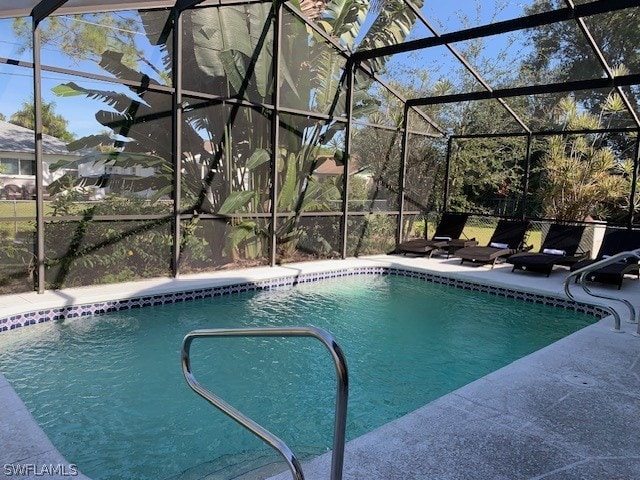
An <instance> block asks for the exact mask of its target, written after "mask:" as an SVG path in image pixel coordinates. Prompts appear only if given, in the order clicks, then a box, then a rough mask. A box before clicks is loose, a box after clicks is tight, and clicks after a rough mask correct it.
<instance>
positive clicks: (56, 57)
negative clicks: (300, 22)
mask: <svg viewBox="0 0 640 480" xmlns="http://www.w3.org/2000/svg"><path fill="white" fill-rule="evenodd" d="M425 3H426V4H425V5H424V6H423V8H422V11H423V13H424V14H425V16H426V17H427V18H428V19H429V21H430V22H432V24H433V26H434V27H435V28H436V29H438V31H439V33H446V32H451V31H455V30H460V29H463V28H469V27H474V26H477V25H482V24H486V23H491V22H495V21H501V20H506V19H510V18H515V17H517V16H518V15H520V14H521V12H522V9H523V5H522V4H521V3H516V2H509V1H503V0H495V3H494V2H489V1H486V0H484V1H481V0H456V1H450V2H442V1H439V0H438V1H430V0H425ZM478 5H482V6H481V8H479V7H478ZM462 12H464V13H462ZM370 23H371V20H368V22H367V23H365V25H364V28H363V31H366V29H367V28H368V26H369V25H370ZM430 36H432V34H431V33H430V32H429V31H428V30H427V29H426V28H425V27H424V26H418V27H414V29H413V30H412V32H411V34H410V36H409V39H414V38H423V37H430ZM0 39H1V40H0V57H4V58H11V59H18V60H23V61H27V62H32V60H33V59H32V54H31V51H26V52H24V53H19V47H20V45H19V43H18V40H17V39H16V38H15V36H14V34H13V30H12V20H11V19H4V20H0ZM141 41H144V42H146V38H145V39H141ZM146 45H147V46H146V47H145V48H146V49H147V51H149V49H150V48H151V47H149V46H148V42H147V43H146ZM509 45H510V46H509ZM456 48H457V49H459V50H461V49H464V48H465V45H456ZM522 48H523V47H522V45H521V44H520V43H518V41H517V39H514V38H513V37H510V36H500V37H492V39H491V41H488V42H486V43H485V51H484V52H483V54H482V55H481V58H482V57H483V56H486V57H487V58H489V57H491V58H493V57H494V56H495V54H496V52H499V51H501V50H507V53H508V55H507V56H506V57H505V60H504V61H503V62H504V64H502V65H500V64H496V63H495V62H493V63H491V64H486V65H484V66H482V65H479V66H478V67H479V69H480V71H481V73H482V69H483V68H487V69H491V68H509V67H510V65H511V64H513V56H517V55H518V52H521V51H522ZM508 49H510V50H508ZM41 56H42V63H43V64H50V65H56V66H60V67H64V68H69V69H75V68H78V67H79V66H78V65H77V64H74V63H73V62H72V61H71V60H70V58H69V57H68V56H65V55H62V54H61V53H59V52H57V51H55V49H53V48H52V47H50V46H46V45H45V46H44V47H43V49H42V54H41ZM149 56H151V57H152V58H154V57H155V58H157V57H158V52H154V51H149ZM416 63H418V64H421V65H424V66H425V67H426V68H427V69H428V71H429V77H430V78H429V80H430V81H432V82H435V81H437V80H438V79H440V78H453V73H454V69H457V68H459V67H458V63H457V61H456V60H455V59H454V58H453V56H452V55H451V54H450V53H449V52H448V51H447V50H446V48H445V47H438V48H434V49H430V50H428V51H423V52H414V53H407V54H402V55H397V56H396V57H394V58H393V59H392V60H391V62H390V64H389V65H390V69H391V70H396V69H401V68H402V67H403V66H404V65H414V64H416ZM82 68H83V69H85V70H88V71H93V72H96V73H100V74H104V72H103V71H102V70H101V69H100V68H99V67H97V66H96V65H95V64H93V63H88V62H84V63H83V64H82ZM29 73H30V72H29V70H28V69H24V68H19V67H15V66H11V65H6V64H2V65H0V113H2V114H4V115H5V117H6V118H7V119H8V118H9V117H10V116H11V114H13V113H14V112H16V111H17V110H20V109H21V108H22V103H23V102H25V101H30V100H31V92H32V88H33V79H32V77H31V75H29ZM72 80H75V81H76V82H77V81H78V79H77V78H75V79H73V78H70V77H66V76H65V75H62V74H57V73H51V72H43V76H42V96H43V100H44V101H45V102H51V101H54V102H55V103H56V108H55V111H56V112H57V113H59V114H62V115H63V116H64V117H65V118H66V119H67V120H68V121H69V130H70V131H72V132H73V133H74V134H75V135H76V136H77V137H81V136H84V135H89V134H95V133H98V132H99V131H102V130H104V127H102V126H101V125H100V124H99V123H98V122H97V121H96V120H95V118H94V114H95V112H96V111H97V110H99V109H108V107H107V106H106V105H105V104H104V103H103V102H101V101H99V100H90V99H87V98H85V97H83V96H80V97H65V98H59V97H56V96H55V94H54V93H53V92H52V91H51V89H52V88H53V87H55V86H56V85H60V84H62V83H66V82H68V81H72ZM82 86H83V87H85V88H95V89H109V90H116V91H121V92H128V89H126V88H123V87H118V86H116V85H113V84H106V83H103V82H99V81H91V80H88V81H84V80H83V81H82Z"/></svg>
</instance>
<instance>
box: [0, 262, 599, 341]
mask: <svg viewBox="0 0 640 480" xmlns="http://www.w3.org/2000/svg"><path fill="white" fill-rule="evenodd" d="M356 275H395V276H399V277H410V278H416V279H419V280H423V281H426V282H431V283H437V284H441V285H448V286H451V287H455V288H460V289H463V290H472V291H476V292H485V293H489V294H491V295H496V296H499V297H505V298H512V299H516V300H522V301H525V302H530V303H537V304H541V305H549V306H552V307H557V308H563V309H566V310H574V311H576V312H580V313H585V314H587V315H592V316H594V317H597V318H603V317H606V316H608V315H610V313H609V312H608V311H607V310H605V309H604V308H602V307H598V306H596V305H588V304H584V303H578V302H574V301H571V300H569V299H564V298H558V297H554V296H551V295H543V294H539V293H531V292H525V291H521V290H511V289H508V288H505V287H498V286H493V285H483V284H479V283H474V282H469V281H467V280H460V279H456V278H450V277H445V276H442V275H437V274H433V273H427V272H420V271H413V270H408V269H402V268H396V267H352V268H344V269H335V270H328V271H324V272H318V273H303V274H299V275H290V276H283V277H278V278H273V279H268V280H259V281H253V282H242V283H237V284H230V285H223V286H215V287H206V288H198V289H193V290H185V291H180V292H172V293H159V294H156V295H144V296H140V297H132V298H125V299H122V300H109V301H104V302H96V303H88V304H79V305H68V306H62V307H54V308H47V309H43V310H35V311H30V312H24V313H17V314H13V315H9V316H7V317H4V318H0V332H5V331H9V330H15V329H16V328H20V327H26V326H29V325H36V324H38V323H44V322H49V321H52V320H65V319H69V318H78V317H86V316H91V315H96V314H101V313H106V312H116V311H119V310H131V309H134V308H142V307H149V306H154V305H165V304H170V303H178V302H186V301H188V300H196V299H202V298H211V297H218V296H221V295H230V294H234V293H242V292H250V291H257V290H271V289H274V288H282V287H291V286H294V285H297V284H302V283H311V282H317V281H320V280H326V279H330V278H340V277H352V276H356Z"/></svg>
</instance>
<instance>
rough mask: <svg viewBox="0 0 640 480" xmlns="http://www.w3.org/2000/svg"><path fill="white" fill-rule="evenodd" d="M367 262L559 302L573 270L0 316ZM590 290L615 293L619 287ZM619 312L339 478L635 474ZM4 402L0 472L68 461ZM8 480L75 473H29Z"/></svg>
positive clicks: (438, 405) (67, 299) (431, 409)
mask: <svg viewBox="0 0 640 480" xmlns="http://www.w3.org/2000/svg"><path fill="white" fill-rule="evenodd" d="M363 266H365V267H367V266H372V267H376V266H382V267H399V268H406V269H410V270H416V271H424V272H430V273H434V274H438V275H441V276H447V277H452V278H457V279H460V280H466V281H470V282H476V283H481V284H491V285H494V286H500V287H507V288H510V289H516V290H524V291H530V292H537V293H542V294H546V295H551V296H558V297H561V296H563V290H562V283H563V280H564V278H565V276H566V274H567V270H565V269H562V268H558V269H557V270H555V271H554V272H553V273H552V274H551V276H550V277H549V278H546V277H544V276H543V275H539V274H529V273H523V272H517V273H512V272H511V268H510V266H509V265H504V264H503V265H497V266H496V267H495V268H494V269H493V270H491V269H490V268H489V267H487V266H470V265H469V264H465V265H460V264H459V261H458V260H455V259H448V260H447V259H444V258H432V259H425V258H415V257H414V258H412V257H401V256H384V255H381V256H372V257H364V258H359V259H348V260H340V261H326V262H310V263H304V264H291V265H285V266H281V267H274V268H268V267H263V268H255V269H247V270H237V271H221V272H215V273H210V274H201V275H193V276H192V275H189V276H184V277H180V278H178V279H168V278H163V279H154V280H146V281H142V282H132V283H127V284H119V285H107V286H98V287H84V288H77V289H68V290H64V291H52V292H46V293H45V294H43V295H37V294H35V293H27V294H21V295H10V296H1V297H0V318H4V317H7V316H8V315H12V314H15V313H18V312H24V311H31V310H38V309H43V308H52V307H59V306H66V305H72V304H82V303H93V302H101V301H107V300H113V299H119V298H123V297H139V296H142V295H155V294H158V293H166V292H172V291H184V290H189V289H196V288H202V287H204V286H214V285H226V284H229V283H240V282H247V281H260V280H264V279H271V278H275V277H279V276H290V275H292V274H294V275H295V274H299V273H303V272H304V273H310V272H323V271H327V270H338V269H347V268H357V267H363ZM593 290H594V291H595V292H600V293H606V294H609V295H617V294H618V291H617V290H616V289H615V287H608V286H601V287H594V288H593ZM573 291H576V292H578V291H579V287H577V286H576V287H574V288H573ZM461 294H464V291H463V290H461ZM620 294H622V296H624V297H625V298H627V299H629V300H631V301H632V302H633V303H634V305H635V306H636V308H640V282H639V281H638V280H637V279H631V278H628V279H625V282H624V285H623V287H622V290H621V291H620ZM577 297H578V298H580V299H584V298H585V296H584V295H583V294H580V295H577ZM600 303H601V304H602V303H603V301H600ZM619 311H620V313H621V315H622V318H623V324H622V328H623V330H624V333H614V332H612V331H611V328H612V327H613V319H612V317H607V318H604V319H602V320H600V321H599V322H597V323H595V324H594V325H591V326H589V327H587V328H584V329H582V330H580V331H578V332H576V333H574V334H573V335H570V336H569V337H566V338H564V339H562V340H560V341H559V342H556V343H554V344H552V345H550V346H548V347H546V348H544V349H542V350H540V351H538V352H535V353H533V354H531V355H529V356H527V357H525V358H522V359H520V360H518V361H516V362H514V363H512V364H510V365H508V366H506V367H504V368H502V369H500V370H498V371H496V372H494V373H492V374H490V375H488V376H486V377H483V378H481V379H479V380H477V381H475V382H473V383H471V384H469V385H467V386H465V387H462V388H461V389H458V390H456V391H454V392H452V393H450V394H448V395H445V396H443V397H441V398H440V399H438V400H436V401H434V402H431V403H429V404H427V405H425V406H424V407H422V408H420V409H419V410H417V411H415V412H412V413H410V414H408V415H406V416H404V417H402V418H400V419H398V420H395V421H393V422H391V423H389V424H386V425H384V426H382V427H380V428H379V429H376V430H374V431H373V432H370V433H368V434H366V435H364V436H362V437H359V438H357V439H355V440H353V441H351V442H349V443H348V444H347V448H346V454H345V466H344V472H345V474H344V478H345V479H426V478H434V479H505V480H506V479H509V480H513V479H542V478H544V479H554V480H555V479H594V480H596V479H598V480H600V479H618V480H621V479H629V480H631V479H638V478H640V452H638V451H637V446H638V445H640V337H637V336H635V335H633V333H635V331H636V325H630V324H628V323H625V322H624V320H625V319H626V318H627V316H628V313H627V312H625V311H624V310H622V309H619ZM471 314H472V312H471ZM470 319H472V317H470ZM24 328H28V327H24ZM0 335H2V333H0ZM347 361H348V359H347ZM0 402H1V404H2V405H3V408H2V409H0V460H1V461H0V463H2V464H3V466H4V465H6V464H11V465H54V466H55V465H67V466H68V465H69V462H67V461H66V460H64V459H63V458H62V456H61V455H60V454H59V452H58V451H57V450H56V449H55V447H54V446H53V445H52V444H51V442H50V441H49V440H48V439H47V437H46V436H45V435H44V433H42V431H41V430H40V428H39V427H38V426H37V425H36V424H35V422H34V421H33V419H32V417H31V415H30V414H29V412H28V411H27V409H26V407H25V406H24V404H23V403H22V401H21V400H20V399H19V398H18V397H17V396H16V395H15V393H14V392H13V389H12V388H11V386H10V385H9V384H8V382H7V381H6V380H5V379H4V378H3V377H1V376H0ZM276 433H277V432H276ZM330 462H331V458H330V455H324V456H321V457H319V458H317V459H315V460H312V461H310V462H308V463H305V464H304V465H303V467H304V471H305V478H307V479H308V480H315V479H326V478H329V471H330V468H329V466H330ZM3 474H5V476H6V471H3ZM13 478H68V477H65V476H63V475H58V476H42V475H35V473H33V472H32V474H28V475H23V476H17V475H16V476H13ZM274 478H277V479H278V480H280V479H288V478H291V475H290V474H289V473H285V474H282V475H279V476H277V477H274Z"/></svg>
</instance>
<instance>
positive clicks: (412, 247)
mask: <svg viewBox="0 0 640 480" xmlns="http://www.w3.org/2000/svg"><path fill="white" fill-rule="evenodd" d="M468 217H469V215H468V214H466V213H447V212H445V213H443V214H442V218H441V219H440V222H439V223H438V226H437V227H436V231H435V233H434V234H433V237H431V239H426V238H416V239H413V240H408V241H406V242H402V243H400V244H398V246H397V247H396V249H395V251H394V253H402V254H405V255H406V254H407V253H413V254H415V255H428V256H429V257H431V255H432V254H433V252H435V251H436V250H439V249H441V248H446V247H447V246H448V245H449V242H451V241H452V240H458V239H459V238H460V235H462V230H464V225H465V223H466V222H467V218H468ZM468 241H469V242H472V241H474V239H470V240H468Z"/></svg>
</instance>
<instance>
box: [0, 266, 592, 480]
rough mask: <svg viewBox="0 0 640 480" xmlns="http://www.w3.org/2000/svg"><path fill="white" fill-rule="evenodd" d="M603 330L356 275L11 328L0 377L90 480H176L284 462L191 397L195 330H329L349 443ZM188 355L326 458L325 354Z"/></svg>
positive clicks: (228, 345) (328, 388) (301, 344)
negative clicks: (547, 348)
mask: <svg viewBox="0 0 640 480" xmlns="http://www.w3.org/2000/svg"><path fill="white" fill-rule="evenodd" d="M394 299H395V300H398V299H399V300H400V301H399V302H396V303H393V300H394ZM594 320H595V318H594V317H591V316H586V315H582V314H578V313H575V312H571V311H565V310H561V309H554V308H551V307H544V306H538V305H534V304H529V303H525V302H521V301H517V300H511V299H503V298H498V297H494V296H490V295H487V294H484V293H479V292H466V291H464V292H463V291H461V290H459V289H452V288H450V287H446V286H442V285H435V284H429V283H425V282H422V281H419V280H414V279H410V278H399V277H394V276H391V277H389V276H359V277H351V278H341V279H337V280H325V281H322V282H317V283H312V284H306V285H299V286H297V287H296V288H293V289H291V288H286V289H280V290H271V291H266V292H247V293H243V294H240V295H232V296H223V297H217V298H211V299H204V300H198V301H193V302H186V303H178V304H173V305H165V306H162V307H150V308H145V309H139V310H135V311H123V312H116V313H112V314H107V315H101V316H96V317H88V318H81V319H74V320H70V321H69V320H67V321H65V322H62V323H46V324H42V325H37V326H33V327H30V328H28V329H18V330H17V331H15V332H10V333H5V334H3V335H0V352H1V353H0V368H1V369H2V371H3V373H4V374H5V375H6V376H7V378H8V379H9V381H10V382H11V383H12V385H13V387H14V388H15V389H16V391H17V392H18V393H19V394H20V395H21V397H22V398H23V400H24V401H25V403H26V404H27V406H28V407H29V409H30V410H31V411H32V413H33V415H34V417H35V418H36V419H37V420H38V422H39V423H40V424H41V426H42V427H43V429H44V430H45V432H46V433H47V434H48V435H49V436H50V438H51V439H52V440H53V442H54V444H55V445H56V446H57V447H58V448H59V450H60V451H61V452H62V453H63V454H64V455H65V456H66V457H67V459H68V460H69V461H71V462H74V463H76V464H78V466H79V468H80V469H81V470H82V471H83V472H84V473H85V474H87V475H89V476H91V477H93V478H95V479H101V478H168V477H171V476H174V475H177V474H178V473H180V472H182V471H184V470H187V469H189V468H191V467H194V466H198V465H201V464H207V465H209V466H210V467H211V468H219V465H220V464H216V463H214V464H208V463H207V462H209V461H210V460H212V459H213V458H240V457H243V455H244V456H245V457H246V458H252V457H254V456H255V455H259V456H264V457H265V458H269V456H270V455H273V456H272V457H270V458H271V460H276V459H277V455H275V454H272V453H271V451H270V450H268V449H265V448H262V447H261V445H260V443H259V442H258V441H257V440H255V439H253V438H252V437H251V436H250V435H249V434H248V433H246V432H244V431H243V430H242V429H241V428H240V427H238V426H237V425H236V424H235V423H233V422H232V421H230V420H228V419H227V418H226V417H224V416H223V415H222V414H220V413H218V412H216V411H215V410H214V409H213V408H212V407H211V406H209V405H208V404H206V402H204V401H203V400H202V399H200V398H199V397H197V396H196V395H195V394H193V393H192V392H191V391H190V390H189V389H188V387H187V386H186V385H185V384H184V381H183V380H182V378H181V373H180V365H179V348H180V342H181V339H182V337H183V336H184V334H185V333H187V332H188V331H190V330H193V329H196V328H213V327H231V326H239V324H240V323H241V324H242V325H246V326H265V325H266V326H281V325H299V324H303V325H306V324H314V325H317V326H319V327H322V328H325V329H327V330H328V331H330V332H332V333H333V335H334V336H335V338H336V339H337V341H338V342H339V343H340V345H341V347H342V348H343V350H344V351H345V354H346V356H347V361H348V362H349V369H350V374H351V390H350V401H349V418H348V425H347V435H348V438H354V437H356V436H359V435H361V434H363V433H365V432H367V431H370V430H372V429H373V428H375V427H377V426H379V425H381V424H383V423H386V422H388V421H390V420H392V419H394V418H397V417H399V416H401V415H403V414H404V413H407V412H410V411H412V410H414V409H416V408H417V407H419V406H421V405H424V404H425V403H427V402H429V401H430V400H433V399H435V398H437V397H439V396H441V395H443V394H445V393H447V392H449V391H452V390H454V389H455V388H457V387H459V386H462V385H464V384H466V383H468V382H470V381H472V380H474V379H476V378H479V377H481V376H484V375H486V374H487V373H489V372H491V371H494V370H495V369H497V368H499V367H501V366H503V365H506V364H508V363H510V362H511V361H513V360H515V359H517V358H520V357H522V356H524V355H526V354H528V353H530V352H532V351H534V350H537V349H539V348H541V347H542V346H544V345H547V344H549V343H551V342H553V341H555V340H557V339H559V338H561V337H563V336H566V335H567V334H569V333H571V332H573V331H575V330H577V329H579V328H581V327H583V326H586V325H588V324H589V323H592V322H593V321H594ZM192 356H193V366H194V371H195V372H196V374H197V375H198V377H199V378H200V379H201V382H202V383H203V384H205V385H208V386H211V387H212V389H213V390H214V391H216V393H220V394H221V395H222V396H223V397H224V398H226V399H227V400H228V401H230V403H232V404H234V405H236V406H238V407H239V408H240V409H241V410H243V411H245V412H246V413H248V414H249V415H251V416H253V417H254V418H255V419H256V420H258V421H259V422H262V423H264V425H265V426H266V427H267V428H270V429H272V430H273V431H274V433H276V434H277V435H279V436H280V437H281V438H283V439H284V440H285V441H287V442H288V443H289V444H290V446H291V447H292V448H293V449H294V451H296V452H301V453H302V456H303V457H304V456H305V455H307V456H308V455H315V454H318V453H321V452H323V451H326V449H328V448H329V447H330V445H331V434H332V427H333V416H332V415H333V408H334V386H335V373H334V370H333V365H332V363H331V360H330V359H329V358H328V355H327V354H326V351H324V347H322V346H321V345H319V344H318V342H313V341H305V339H288V340H284V339H256V338H253V339H243V340H239V339H225V340H224V341H214V342H208V341H199V342H196V343H194V345H193V348H192ZM223 364H224V368H222V365H223ZM247 385H249V386H250V388H249V391H248V392H247ZM285 402H290V403H291V406H287V405H286V404H285ZM290 411H291V412H293V414H289V412H290ZM203 468H204V467H203Z"/></svg>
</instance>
